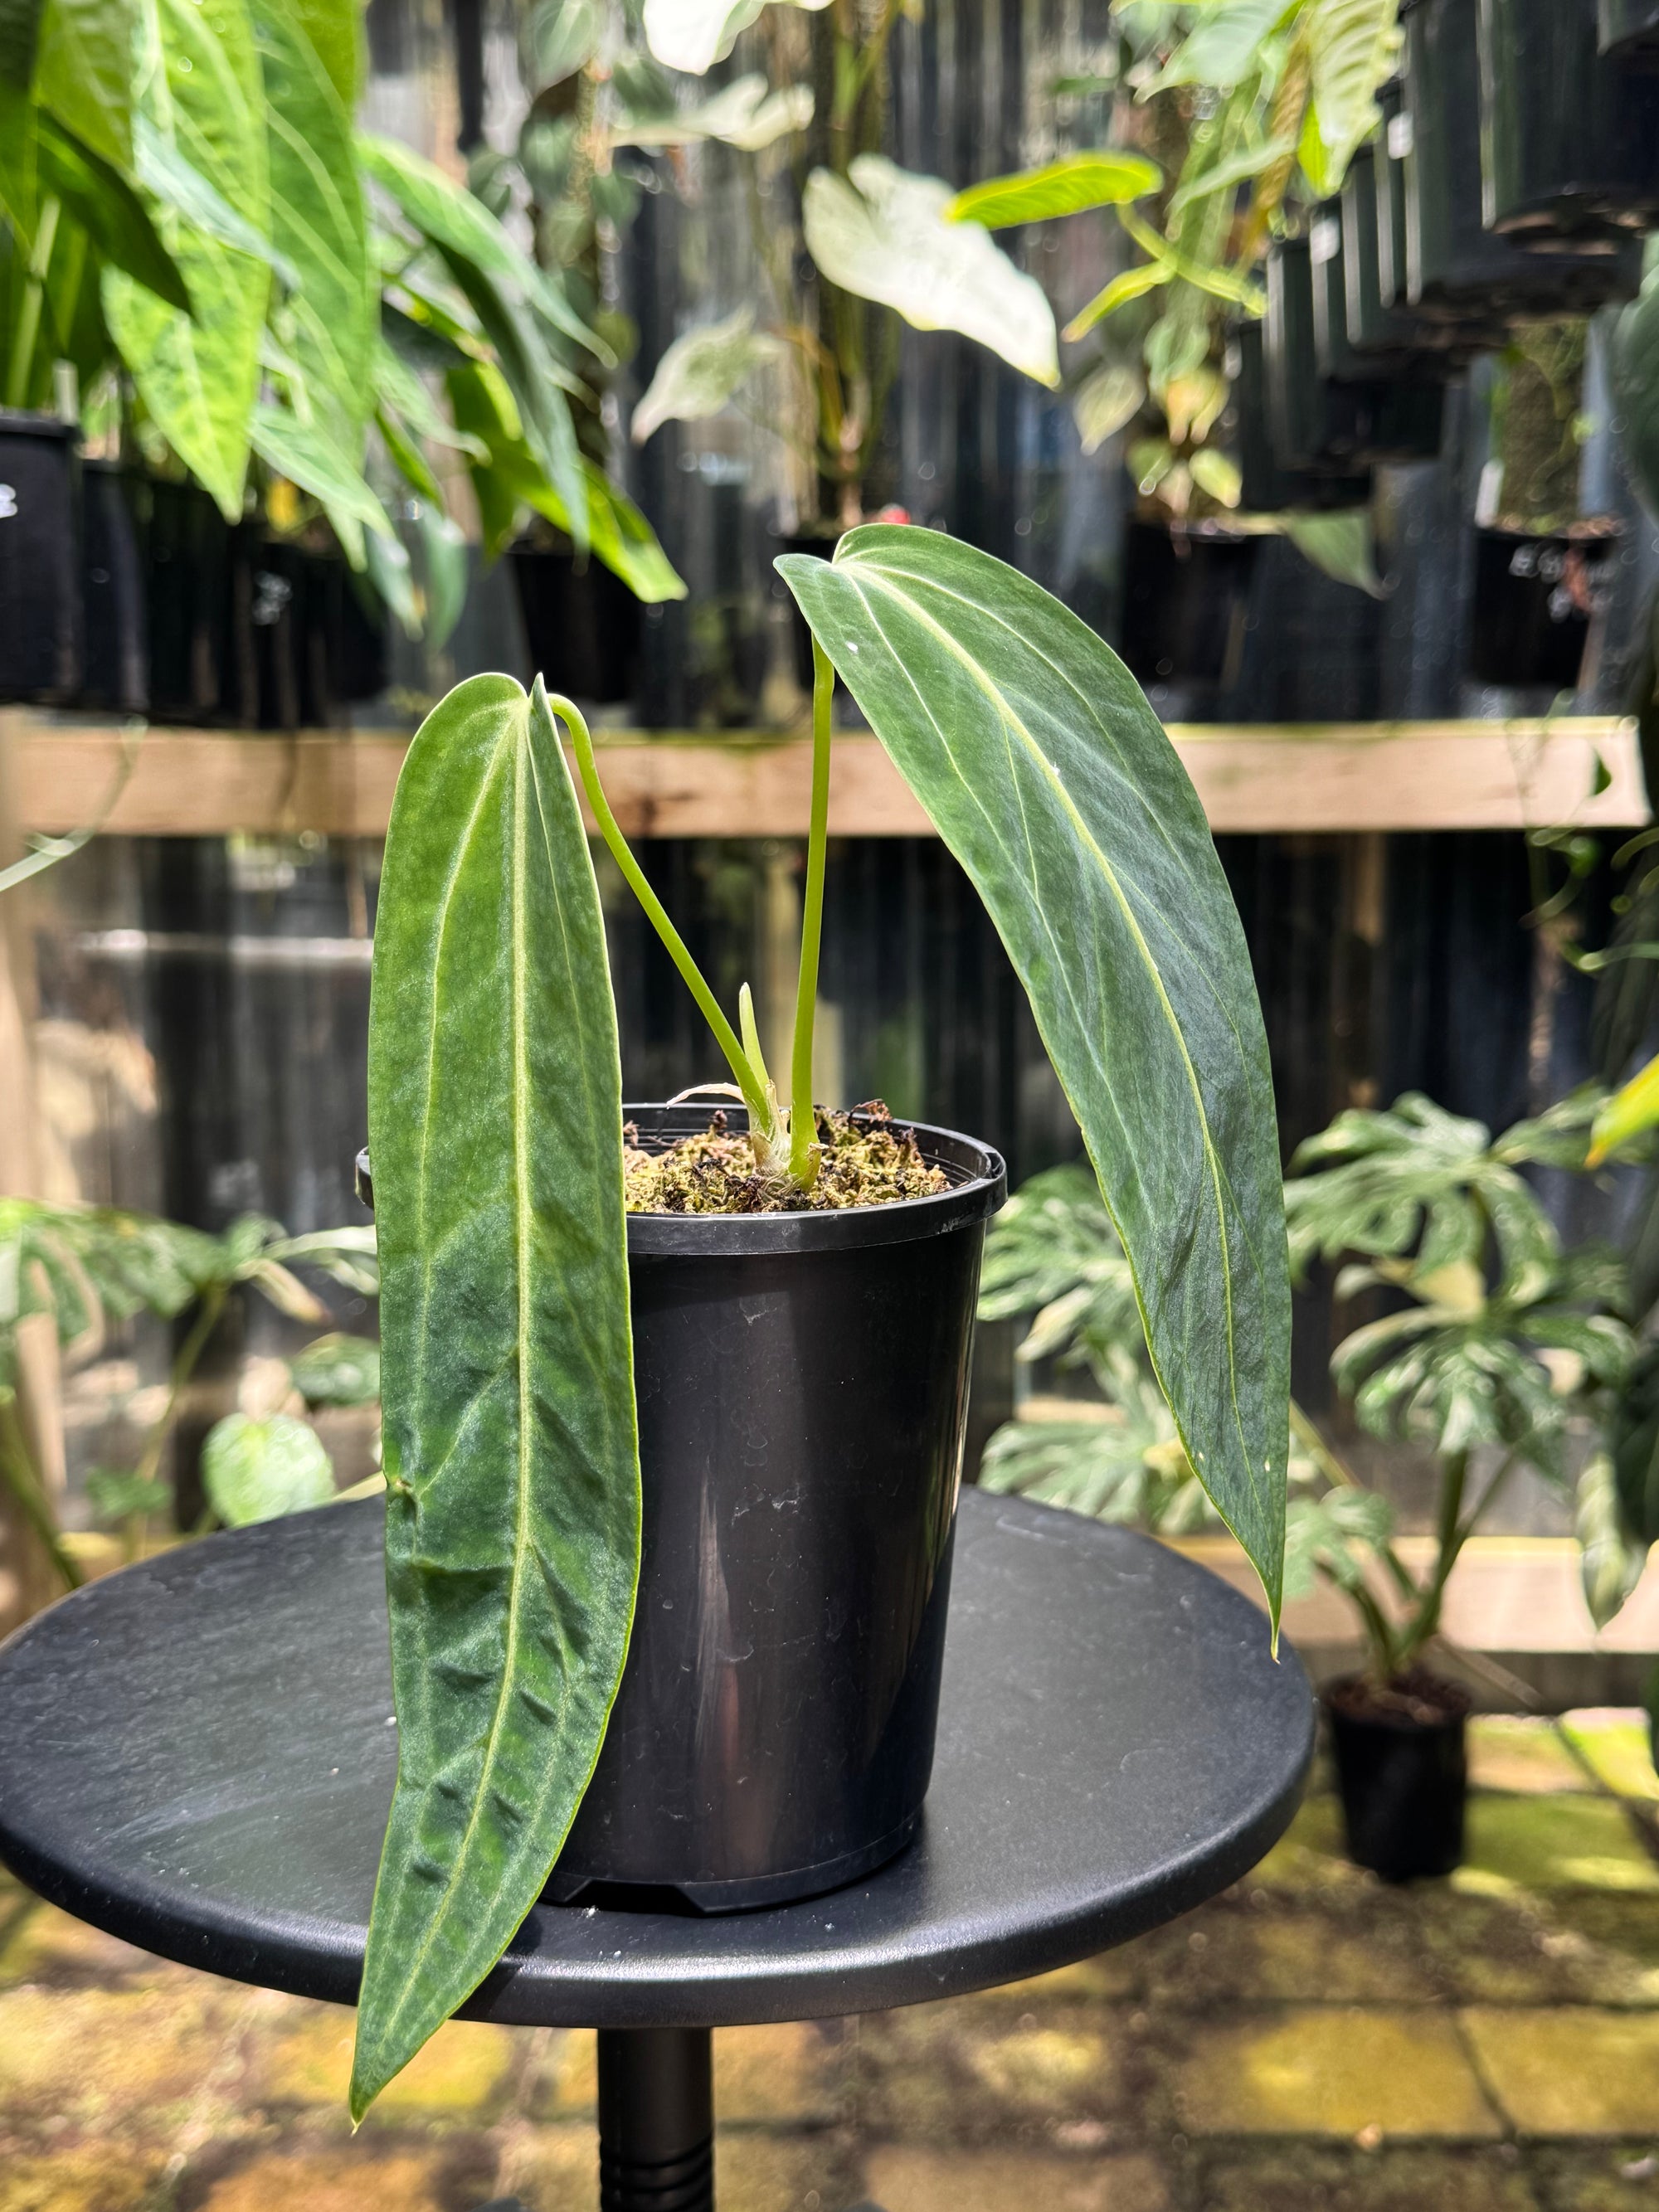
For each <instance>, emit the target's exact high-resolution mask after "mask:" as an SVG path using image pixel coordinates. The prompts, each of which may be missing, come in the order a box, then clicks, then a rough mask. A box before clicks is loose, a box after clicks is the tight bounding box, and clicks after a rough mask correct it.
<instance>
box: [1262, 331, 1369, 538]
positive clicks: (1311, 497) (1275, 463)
mask: <svg viewBox="0 0 1659 2212" xmlns="http://www.w3.org/2000/svg"><path fill="white" fill-rule="evenodd" d="M1226 369H1227V377H1228V381H1229V382H1230V384H1231V386H1232V391H1231V401H1230V404H1231V411H1232V416H1233V450H1234V453H1235V455H1236V458H1237V461H1238V471H1239V477H1240V486H1239V499H1238V503H1239V506H1240V507H1241V508H1242V509H1243V512H1244V513H1247V514H1282V513H1285V510H1286V508H1289V507H1297V508H1300V507H1317V508H1329V507H1364V505H1365V504H1366V502H1367V501H1369V500H1370V495H1371V478H1370V471H1369V470H1368V469H1359V470H1356V471H1352V473H1345V474H1338V473H1336V472H1334V471H1322V473H1320V474H1318V475H1315V474H1313V473H1312V472H1311V471H1306V470H1295V469H1287V468H1286V467H1285V465H1284V464H1283V463H1282V462H1281V461H1280V459H1279V456H1278V453H1276V452H1275V450H1274V447H1273V433H1272V430H1271V428H1270V427H1269V424H1268V420H1267V368H1266V366H1265V363H1264V362H1263V359H1262V338H1261V323H1260V322H1259V321H1257V320H1256V319H1255V317H1254V316H1250V317H1246V318H1243V319H1241V320H1239V321H1238V322H1237V323H1235V324H1233V325H1231V328H1230V330H1229V332H1228V339H1227V361H1226Z"/></svg>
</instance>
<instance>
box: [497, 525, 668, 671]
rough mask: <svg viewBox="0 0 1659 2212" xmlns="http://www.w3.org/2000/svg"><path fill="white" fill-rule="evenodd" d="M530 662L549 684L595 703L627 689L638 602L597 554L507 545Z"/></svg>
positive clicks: (636, 645)
mask: <svg viewBox="0 0 1659 2212" xmlns="http://www.w3.org/2000/svg"><path fill="white" fill-rule="evenodd" d="M512 559H513V581H514V583H515V584H516V585H517V586H518V592H519V607H520V612H521V614H522V615H523V617H524V627H525V638H526V643H527V644H528V645H529V647H530V659H531V665H532V667H533V668H535V669H537V670H538V671H539V672H540V673H541V675H542V676H543V677H544V678H545V680H546V683H547V686H548V689H549V690H553V691H563V692H567V693H568V694H569V696H571V697H572V698H574V699H585V700H586V701H588V702H590V703H592V705H594V706H597V707H609V706H614V705H616V704H617V702H619V701H622V700H624V699H628V698H630V697H631V696H633V691H634V684H635V672H636V670H635V664H636V662H637V659H638V657H639V646H640V603H639V601H638V600H637V599H635V597H634V594H633V593H632V592H630V591H629V588H628V586H627V585H626V584H624V583H623V581H622V580H621V578H620V577H618V576H613V575H612V574H611V571H610V569H609V568H606V567H605V565H604V563H603V562H600V561H597V560H594V559H592V558H590V559H588V560H587V561H586V562H584V563H583V564H582V565H581V566H580V567H578V565H577V562H576V558H575V556H574V554H572V553H561V552H556V551H552V550H544V549H543V548H542V547H541V546H538V545H535V544H527V543H526V544H518V545H515V546H513V549H512Z"/></svg>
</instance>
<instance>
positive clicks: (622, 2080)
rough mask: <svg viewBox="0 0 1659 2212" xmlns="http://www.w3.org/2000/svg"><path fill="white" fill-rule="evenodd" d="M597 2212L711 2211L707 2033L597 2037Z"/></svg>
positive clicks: (684, 2030)
mask: <svg viewBox="0 0 1659 2212" xmlns="http://www.w3.org/2000/svg"><path fill="white" fill-rule="evenodd" d="M599 2206H600V2212H714V2055H713V2043H712V2039H711V2038H710V2035H709V2033H708V2029H707V2028H706V2027H602V2028H601V2029H600V2030H599Z"/></svg>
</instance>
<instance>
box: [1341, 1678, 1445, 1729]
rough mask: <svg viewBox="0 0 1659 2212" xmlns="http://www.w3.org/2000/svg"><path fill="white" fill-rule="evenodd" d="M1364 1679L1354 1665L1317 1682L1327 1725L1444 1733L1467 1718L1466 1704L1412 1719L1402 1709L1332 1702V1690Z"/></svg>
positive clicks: (1344, 1687)
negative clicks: (1350, 1708) (1366, 1709)
mask: <svg viewBox="0 0 1659 2212" xmlns="http://www.w3.org/2000/svg"><path fill="white" fill-rule="evenodd" d="M1441 1679H1442V1680H1448V1681H1449V1678H1448V1677H1444V1676H1443V1677H1442V1678H1441ZM1363 1680H1364V1669H1363V1668H1352V1669H1351V1670H1350V1671H1349V1672H1348V1673H1347V1674H1334V1675H1332V1677H1331V1679H1330V1680H1328V1682H1322V1683H1321V1684H1320V1686H1319V1690H1318V1698H1319V1706H1320V1711H1322V1713H1323V1714H1324V1716H1325V1718H1326V1721H1327V1723H1328V1725H1329V1726H1330V1727H1332V1728H1334V1729H1335V1728H1345V1729H1355V1730H1358V1731H1362V1732H1369V1733H1371V1734H1374V1735H1413V1736H1424V1735H1450V1734H1454V1733H1455V1732H1457V1731H1458V1730H1461V1729H1462V1728H1463V1726H1464V1725H1465V1723H1467V1722H1468V1718H1469V1712H1470V1708H1469V1707H1468V1706H1465V1708H1464V1709H1463V1711H1462V1712H1459V1713H1451V1712H1449V1713H1445V1714H1443V1717H1441V1718H1440V1719H1439V1720H1437V1721H1417V1720H1413V1719H1412V1718H1411V1717H1410V1716H1409V1715H1407V1714H1405V1713H1346V1712H1344V1711H1343V1710H1342V1708H1341V1707H1340V1705H1336V1704H1334V1702H1333V1700H1332V1697H1331V1692H1333V1691H1334V1690H1343V1689H1346V1687H1347V1686H1348V1685H1349V1684H1350V1683H1351V1682H1358V1681H1363ZM1449 1686H1450V1687H1452V1688H1454V1689H1456V1688H1458V1687H1460V1686H1461V1685H1459V1684H1457V1683H1455V1682H1452V1683H1449Z"/></svg>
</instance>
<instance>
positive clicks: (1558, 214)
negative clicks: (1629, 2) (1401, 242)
mask: <svg viewBox="0 0 1659 2212" xmlns="http://www.w3.org/2000/svg"><path fill="white" fill-rule="evenodd" d="M1480 173H1481V177H1482V180H1483V187H1484V191H1485V200H1484V204H1483V212H1484V216H1485V220H1486V227H1487V228H1488V229H1490V230H1497V231H1501V232H1503V233H1504V234H1505V235H1507V236H1510V237H1514V238H1518V239H1521V240H1523V241H1527V242H1530V241H1531V240H1541V241H1542V242H1544V243H1546V244H1547V243H1548V242H1549V241H1550V240H1553V239H1558V238H1565V239H1572V240H1586V239H1595V238H1600V239H1604V240H1605V239H1611V240H1614V241H1615V242H1616V241H1618V240H1620V239H1621V238H1622V237H1623V236H1625V235H1626V234H1628V233H1630V232H1632V231H1641V230H1644V229H1646V228H1649V227H1650V225H1651V223H1652V222H1653V221H1654V219H1655V217H1656V216H1659V82H1655V80H1654V79H1653V78H1652V77H1651V76H1644V75H1641V74H1638V72H1636V71H1634V70H1626V69H1622V68H1621V67H1620V64H1618V62H1616V61H1613V60H1609V59H1607V58H1605V57H1604V56H1602V55H1601V54H1600V53H1598V52H1597V51H1596V22H1595V6H1594V4H1593V0H1480Z"/></svg>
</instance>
